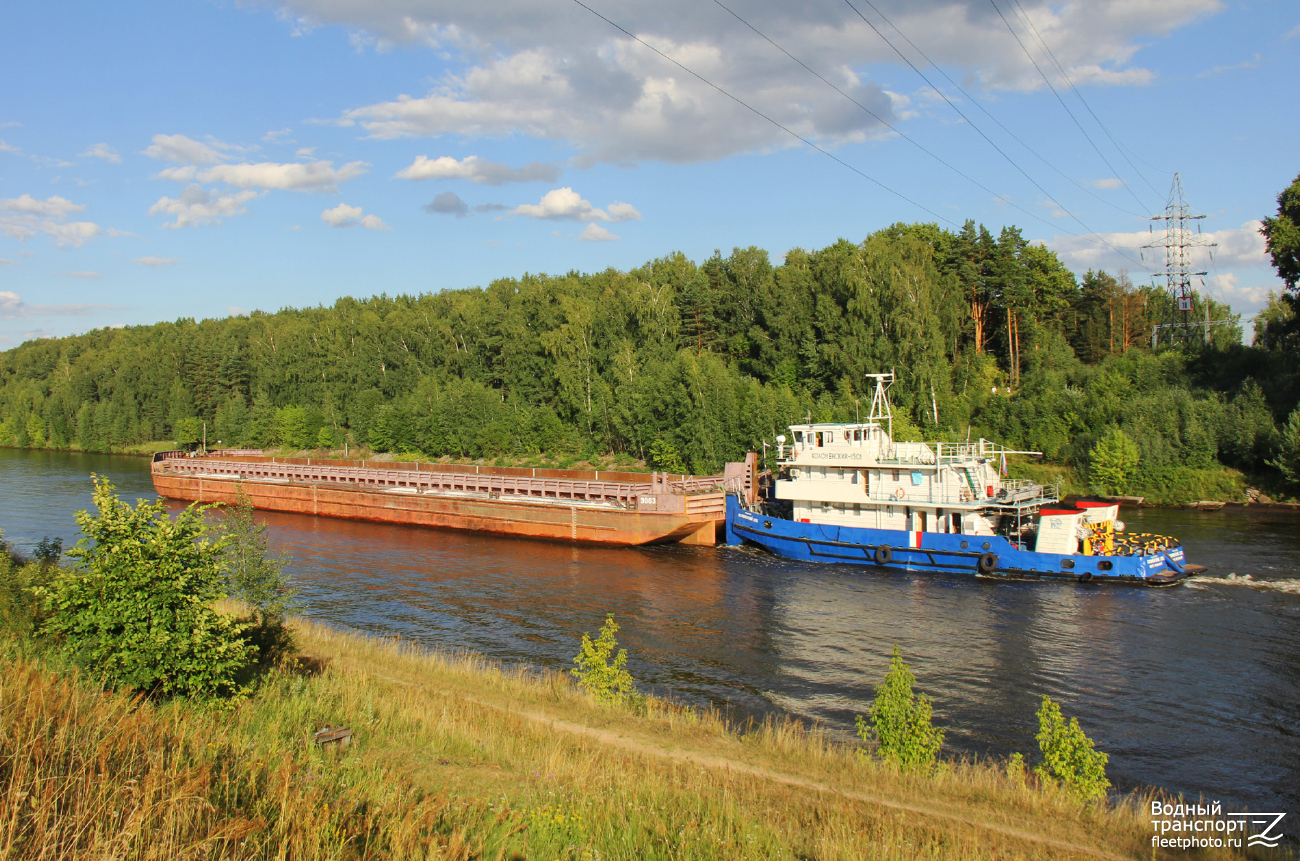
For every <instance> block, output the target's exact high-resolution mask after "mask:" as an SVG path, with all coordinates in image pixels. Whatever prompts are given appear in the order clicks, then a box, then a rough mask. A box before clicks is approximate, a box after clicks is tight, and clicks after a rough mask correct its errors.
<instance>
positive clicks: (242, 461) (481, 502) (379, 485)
mask: <svg viewBox="0 0 1300 861" xmlns="http://www.w3.org/2000/svg"><path fill="white" fill-rule="evenodd" d="M756 463H757V461H756V458H755V456H754V455H753V454H750V455H749V456H748V457H747V458H746V461H745V462H744V463H729V464H727V465H726V469H725V471H724V473H723V474H722V475H714V476H694V475H668V474H665V473H651V474H649V475H647V474H645V473H636V472H614V471H606V470H599V471H596V470H569V469H531V468H526V467H495V466H478V465H475V464H443V463H399V462H395V461H394V462H388V461H358V460H336V459H332V458H293V457H268V456H266V455H265V454H263V453H262V452H260V451H251V450H238V451H234V450H229V451H214V452H209V453H207V454H198V455H196V454H194V453H187V452H181V451H170V452H160V453H158V454H156V455H154V459H153V463H152V465H151V473H152V477H153V486H154V489H155V490H156V491H157V492H158V494H159V495H160V496H163V497H166V498H168V499H176V500H183V501H189V502H204V503H210V502H222V503H234V502H235V501H236V499H237V496H238V494H239V492H240V491H241V490H242V491H243V492H244V493H246V494H247V495H248V498H249V499H250V500H251V502H252V504H253V507H254V508H260V509H266V510H269V511H287V512H294V513H298V514H313V515H321V516H325V517H342V518H348V519H352V520H369V521H375V522H381V523H399V524H409V525H415V526H433V527H439V528H444V529H463V530H474V531H479V532H490V533H496V534H501V535H517V536H522V537H527V538H540V539H547V540H552V541H570V542H588V543H596V544H614V545H628V546H631V545H643V544H670V543H675V542H680V543H683V544H707V545H713V544H715V543H717V541H718V540H719V539H720V538H721V536H722V527H723V523H724V521H725V518H726V494H727V493H728V492H731V493H733V494H738V495H742V496H744V497H745V498H747V499H749V500H751V501H752V499H753V494H754V489H755V484H756V480H757V476H756V473H755V470H756Z"/></svg>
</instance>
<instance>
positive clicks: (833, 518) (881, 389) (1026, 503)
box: [776, 374, 1056, 535]
mask: <svg viewBox="0 0 1300 861" xmlns="http://www.w3.org/2000/svg"><path fill="white" fill-rule="evenodd" d="M871 376H872V377H873V378H874V379H875V380H876V391H875V396H874V397H873V399H872V405H871V414H870V415H869V416H868V418H867V420H866V421H864V422H863V421H860V422H851V423H811V422H810V423H808V424H802V425H791V426H790V432H791V434H792V435H793V439H792V440H786V439H785V438H784V437H778V438H777V443H778V445H777V456H778V461H779V463H780V464H781V466H782V467H783V468H784V469H783V470H782V473H783V476H782V477H781V478H780V479H778V480H777V481H776V498H777V499H784V500H789V501H790V502H791V503H792V505H793V514H792V517H793V519H794V520H796V521H802V522H805V523H826V524H836V525H841V526H861V527H866V528H872V529H898V530H904V531H909V532H941V533H960V534H965V535H991V534H993V531H994V529H995V528H996V526H997V523H998V519H999V517H1001V516H1002V513H1003V512H1007V511H1012V512H1014V511H1020V510H1025V509H1030V508H1036V507H1037V506H1039V505H1043V504H1046V503H1051V502H1055V501H1056V494H1055V493H1052V492H1050V491H1049V490H1048V489H1046V488H1044V487H1043V486H1041V485H1038V484H1034V483H1032V482H1028V481H1023V480H1007V479H1004V478H1003V477H1002V475H1001V473H1000V471H1001V470H1002V469H1004V468H1005V464H1006V456H1007V455H1009V454H1037V452H1017V451H1012V450H1010V449H1007V448H1005V447H1004V446H1001V445H997V444H995V443H992V442H989V441H988V440H984V439H980V440H977V441H974V442H962V443H952V442H928V443H927V442H895V441H894V439H893V436H892V431H893V416H892V413H891V411H890V406H889V397H888V389H889V386H890V385H891V384H892V383H893V378H894V377H893V374H872V375H871Z"/></svg>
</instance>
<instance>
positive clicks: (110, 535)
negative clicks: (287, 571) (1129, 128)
mask: <svg viewBox="0 0 1300 861" xmlns="http://www.w3.org/2000/svg"><path fill="white" fill-rule="evenodd" d="M94 482H95V491H94V497H93V498H94V503H95V506H96V508H98V510H99V513H98V514H97V515H95V516H92V515H91V514H90V513H89V512H87V511H78V512H77V524H78V525H79V526H80V527H81V532H82V538H81V539H80V540H79V541H78V542H77V544H76V546H75V547H74V548H73V549H72V550H70V551H68V554H67V555H68V556H69V557H70V558H72V559H74V560H75V561H76V567H75V568H73V569H63V570H61V571H60V572H59V573H58V574H57V575H56V576H55V578H54V580H53V582H52V583H51V585H50V587H49V588H48V589H45V590H42V591H43V594H44V596H45V598H46V606H47V610H48V611H49V614H50V618H49V619H48V620H47V621H46V622H45V624H44V625H43V626H42V628H41V633H42V634H46V635H48V636H50V637H52V638H54V640H55V641H56V642H58V643H60V644H62V645H63V646H64V648H66V650H67V651H68V652H69V653H70V655H71V657H72V658H73V659H74V660H75V661H76V662H77V663H79V664H81V665H83V666H85V667H86V668H87V669H89V670H91V671H92V672H94V673H96V674H98V675H101V676H102V677H103V678H104V680H105V681H106V682H107V683H108V684H110V685H112V686H114V687H118V686H120V687H126V688H130V689H132V690H136V691H145V692H152V693H160V694H163V695H173V694H179V695H185V696H195V697H200V698H207V697H215V696H222V695H229V694H235V693H240V689H239V687H238V685H237V684H236V683H235V681H234V676H235V673H236V672H238V671H239V670H240V669H241V668H242V667H243V666H244V665H245V664H247V663H248V661H249V660H250V658H251V657H252V651H253V650H252V649H251V648H250V647H249V646H248V644H247V643H245V641H244V640H243V638H242V637H241V636H240V635H241V634H242V632H243V626H241V625H239V624H238V623H236V622H235V621H234V620H233V619H232V618H230V617H229V616H225V615H221V614H219V613H217V612H216V611H215V610H213V609H212V606H211V605H212V603H213V602H214V601H216V600H218V599H220V598H223V597H225V591H224V588H223V587H224V585H225V577H224V575H223V572H222V567H221V560H222V553H223V550H224V544H223V541H224V539H218V540H216V541H213V540H211V537H210V531H209V528H208V527H207V525H206V524H205V523H204V520H203V512H204V510H205V509H204V508H201V507H197V506H190V507H189V508H187V509H185V510H184V511H183V512H181V513H180V514H179V515H177V516H176V517H175V518H174V519H172V518H169V517H168V516H167V513H166V510H165V503H164V502H162V501H161V500H160V501H158V502H155V503H153V504H149V503H146V502H145V501H144V500H139V501H138V502H137V503H136V507H135V508H131V507H130V506H129V505H127V504H126V503H124V502H122V501H121V500H120V499H118V498H117V495H116V494H115V493H114V491H113V485H112V484H110V483H109V482H108V480H107V479H104V478H95V479H94Z"/></svg>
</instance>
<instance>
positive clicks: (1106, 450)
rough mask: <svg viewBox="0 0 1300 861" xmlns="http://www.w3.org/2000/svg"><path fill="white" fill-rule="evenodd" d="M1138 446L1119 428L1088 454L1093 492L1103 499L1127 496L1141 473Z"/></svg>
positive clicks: (1110, 431)
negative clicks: (1103, 496) (1132, 481)
mask: <svg viewBox="0 0 1300 861" xmlns="http://www.w3.org/2000/svg"><path fill="white" fill-rule="evenodd" d="M1139 457H1140V454H1139V452H1138V447H1137V444H1136V443H1134V442H1133V440H1131V439H1129V436H1128V434H1126V433H1124V431H1122V430H1120V429H1119V428H1118V427H1112V428H1111V429H1110V430H1109V431H1107V432H1106V434H1105V435H1104V436H1103V437H1102V438H1101V439H1099V440H1097V444H1096V445H1095V446H1093V447H1092V450H1091V451H1090V452H1088V460H1089V463H1090V466H1089V469H1088V478H1089V479H1091V481H1092V486H1093V489H1095V490H1096V491H1097V492H1098V493H1100V494H1103V495H1112V494H1121V493H1126V492H1127V491H1128V489H1129V482H1130V481H1131V480H1132V478H1133V474H1134V473H1135V472H1137V465H1138V459H1139Z"/></svg>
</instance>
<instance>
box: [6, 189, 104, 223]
mask: <svg viewBox="0 0 1300 861" xmlns="http://www.w3.org/2000/svg"><path fill="white" fill-rule="evenodd" d="M85 208H86V207H85V206H83V205H81V204H79V203H73V202H72V201H70V200H67V199H65V198H62V197H59V196H58V195H55V196H53V197H47V198H46V199H45V200H38V199H36V198H34V197H32V196H31V195H30V194H24V195H22V196H20V197H7V198H5V199H4V200H0V209H7V210H9V211H10V212H26V213H30V214H31V215H42V216H46V217H48V218H62V217H64V216H66V215H68V214H69V213H72V212H81V211H82V210H84V209H85Z"/></svg>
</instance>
